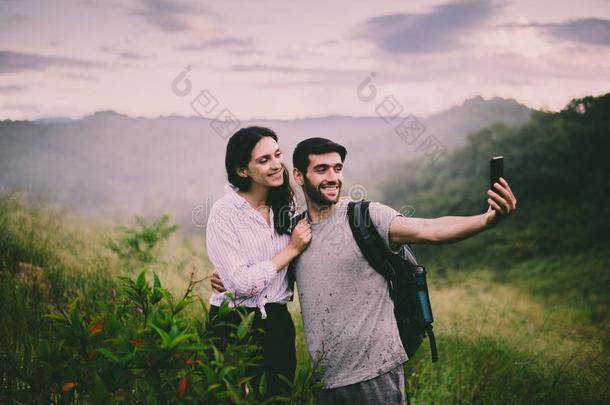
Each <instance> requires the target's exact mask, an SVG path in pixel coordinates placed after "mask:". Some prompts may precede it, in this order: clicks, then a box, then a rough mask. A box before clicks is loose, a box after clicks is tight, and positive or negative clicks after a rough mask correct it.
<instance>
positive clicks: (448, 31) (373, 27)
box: [356, 0, 500, 53]
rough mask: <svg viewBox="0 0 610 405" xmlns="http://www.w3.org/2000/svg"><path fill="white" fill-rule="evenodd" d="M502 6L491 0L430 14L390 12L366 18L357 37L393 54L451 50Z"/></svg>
mask: <svg viewBox="0 0 610 405" xmlns="http://www.w3.org/2000/svg"><path fill="white" fill-rule="evenodd" d="M499 8H500V6H499V5H498V4H497V3H496V2H493V1H488V0H462V1H457V2H454V3H445V4H442V5H440V6H437V7H435V8H434V9H433V10H432V11H430V12H428V13H421V14H389V15H383V16H378V17H373V18H370V19H368V20H366V21H365V22H364V23H363V24H362V25H361V26H360V27H359V29H358V33H357V35H356V38H362V39H367V40H370V41H372V42H373V43H375V45H376V46H377V47H378V48H379V49H382V50H384V51H387V52H391V53H427V52H441V51H447V50H452V49H455V48H457V47H460V46H461V45H462V41H463V39H464V37H465V36H466V34H468V33H469V32H471V31H472V30H474V29H476V28H478V27H479V26H480V25H482V23H484V22H485V21H487V20H488V19H489V18H490V17H491V16H493V15H494V14H495V13H496V12H497V11H498V10H499Z"/></svg>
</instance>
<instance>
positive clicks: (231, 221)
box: [206, 183, 292, 319]
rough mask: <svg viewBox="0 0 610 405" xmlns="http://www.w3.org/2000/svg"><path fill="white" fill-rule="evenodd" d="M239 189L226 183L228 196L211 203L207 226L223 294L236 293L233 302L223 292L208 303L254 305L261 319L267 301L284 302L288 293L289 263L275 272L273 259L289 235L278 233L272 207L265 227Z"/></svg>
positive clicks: (264, 315)
mask: <svg viewBox="0 0 610 405" xmlns="http://www.w3.org/2000/svg"><path fill="white" fill-rule="evenodd" d="M238 190H239V189H238V188H236V187H234V186H233V185H231V184H229V183H227V184H225V191H226V194H225V195H224V196H223V197H222V198H220V199H218V200H217V201H216V202H215V203H214V205H213V206H212V209H211V211H210V215H209V217H208V223H207V226H206V246H207V252H208V258H209V259H210V262H211V263H212V265H213V266H214V269H215V270H216V271H217V272H218V274H219V275H220V278H221V280H222V282H223V284H224V286H225V289H226V290H227V292H230V293H232V294H233V295H234V296H235V303H233V302H232V300H229V298H228V297H226V296H225V293H217V292H215V291H214V292H213V293H212V296H211V298H210V304H212V305H214V306H220V304H221V303H222V301H224V300H227V301H229V303H230V305H231V306H235V305H239V306H246V307H258V308H259V309H260V311H261V316H262V318H263V319H265V318H266V317H267V313H266V312H265V304H266V303H268V302H276V303H282V304H285V303H287V302H288V301H289V300H290V298H291V297H292V290H291V289H290V288H289V287H288V278H287V267H285V268H283V269H282V270H281V271H280V272H277V268H276V266H275V264H273V262H272V261H271V259H272V258H273V257H274V256H275V255H277V254H278V253H279V252H280V251H281V250H282V249H284V248H285V247H286V245H288V243H289V242H290V235H279V234H278V233H277V231H276V230H275V228H274V226H273V210H269V218H270V223H271V225H269V224H268V223H267V222H265V219H264V218H263V216H262V214H261V213H260V212H259V211H257V210H256V209H254V208H253V207H252V206H251V205H250V204H249V203H248V201H246V199H245V198H243V197H242V196H240V195H239V194H237V191H238Z"/></svg>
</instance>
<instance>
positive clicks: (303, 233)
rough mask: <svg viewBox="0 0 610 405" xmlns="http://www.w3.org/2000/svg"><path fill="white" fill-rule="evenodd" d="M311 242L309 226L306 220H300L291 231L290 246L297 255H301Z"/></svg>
mask: <svg viewBox="0 0 610 405" xmlns="http://www.w3.org/2000/svg"><path fill="white" fill-rule="evenodd" d="M309 242H311V226H310V225H309V222H307V219H306V218H303V219H301V220H300V221H299V222H298V223H297V224H296V225H295V227H294V228H293V229H292V235H291V237H290V245H291V246H292V247H293V248H294V249H296V250H297V251H298V252H299V253H302V252H303V251H304V250H305V249H307V246H309Z"/></svg>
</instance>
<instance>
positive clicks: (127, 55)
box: [100, 46, 148, 60]
mask: <svg viewBox="0 0 610 405" xmlns="http://www.w3.org/2000/svg"><path fill="white" fill-rule="evenodd" d="M100 51H102V52H106V53H109V54H111V55H114V56H118V57H119V58H121V59H126V60H142V59H147V58H148V56H146V55H142V54H139V53H136V52H132V51H127V50H121V49H117V48H116V47H115V46H103V47H101V48H100Z"/></svg>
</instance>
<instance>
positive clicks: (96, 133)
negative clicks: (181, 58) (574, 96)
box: [0, 97, 532, 232]
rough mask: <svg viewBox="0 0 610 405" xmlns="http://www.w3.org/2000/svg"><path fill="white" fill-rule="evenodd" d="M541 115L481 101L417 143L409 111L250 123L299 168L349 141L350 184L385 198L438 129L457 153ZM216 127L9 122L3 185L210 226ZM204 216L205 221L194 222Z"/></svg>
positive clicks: (216, 171)
mask: <svg viewBox="0 0 610 405" xmlns="http://www.w3.org/2000/svg"><path fill="white" fill-rule="evenodd" d="M373 113H374V111H373ZM531 113H532V110H531V109H529V108H527V107H526V106H524V105H521V104H519V103H518V102H516V101H514V100H506V99H501V98H493V99H490V100H485V99H483V98H481V97H475V98H472V99H469V100H466V101H465V102H464V103H463V104H462V105H460V106H455V107H452V108H450V109H448V110H445V111H442V112H439V113H437V114H434V115H431V116H429V117H425V118H420V117H417V118H416V119H417V120H418V121H419V123H421V124H422V125H423V128H422V129H421V130H420V131H419V132H422V131H423V132H422V133H421V136H420V137H419V138H418V140H417V142H413V143H412V144H409V143H407V142H405V141H404V138H401V137H400V136H399V135H398V134H397V133H396V132H395V128H396V127H397V125H399V124H400V122H401V121H402V120H404V119H407V116H408V114H405V115H404V116H399V117H396V118H395V119H394V120H389V119H388V118H387V117H385V118H386V119H385V120H384V119H383V118H382V117H379V116H373V117H367V118H354V117H338V116H330V117H322V118H307V119H298V120H251V121H243V122H241V126H249V125H262V126H267V127H270V128H272V129H273V130H274V131H276V132H277V134H278V136H279V140H280V145H281V146H282V149H283V150H284V153H285V158H286V161H287V164H288V166H290V167H291V166H292V165H291V155H292V150H293V149H294V147H295V145H296V144H297V143H298V142H299V141H300V140H302V139H304V138H307V137H312V136H321V137H327V138H331V139H333V140H335V141H337V142H339V143H341V144H343V145H345V146H346V147H347V149H348V158H347V161H346V168H345V170H346V178H347V181H346V185H345V186H346V187H347V186H349V185H350V184H354V183H360V184H363V185H366V186H367V187H369V188H370V190H371V191H372V193H373V195H372V196H373V197H375V183H376V182H378V181H379V180H380V178H381V177H383V176H387V174H388V173H385V171H387V170H388V169H387V168H388V167H389V166H388V165H389V163H390V162H393V161H394V162H395V161H397V160H400V161H410V160H413V159H415V158H417V157H418V156H421V154H422V151H421V150H418V147H417V145H418V143H419V142H420V141H421V140H422V139H424V138H426V137H428V136H430V135H432V136H434V137H435V139H436V140H437V141H438V142H439V143H440V144H441V145H442V147H443V148H446V150H447V151H448V150H450V149H453V148H455V147H457V146H460V145H462V144H463V143H464V142H465V139H466V137H467V135H468V133H470V132H473V131H476V130H478V129H481V128H484V127H487V126H489V125H491V124H494V123H497V122H502V123H505V124H506V125H509V126H510V125H519V124H522V123H524V122H526V121H527V120H528V119H529V117H530V115H531ZM408 119H410V120H413V117H411V118H408ZM386 121H388V122H386ZM210 123H211V121H210V120H208V119H204V118H199V117H190V118H187V117H176V116H171V117H160V118H130V117H128V116H125V115H121V114H118V113H116V112H113V111H104V112H98V113H95V114H93V115H90V116H87V117H84V118H83V119H80V120H70V119H66V118H62V117H59V118H47V119H40V120H36V121H9V120H6V121H2V122H0V173H2V175H1V176H0V191H7V190H10V189H24V190H27V192H28V193H30V194H31V195H32V196H34V197H39V196H42V197H44V198H45V199H50V200H52V201H56V202H57V203H58V204H61V205H62V206H66V207H67V208H68V209H70V210H73V211H75V212H77V213H80V214H85V215H93V216H102V217H105V218H108V217H112V216H120V217H123V218H124V217H125V216H132V215H136V214H138V215H143V216H158V215H159V214H160V213H162V212H171V213H172V214H173V219H174V221H175V222H177V223H178V224H180V225H181V228H182V230H184V231H187V232H200V231H201V224H202V223H203V222H204V219H205V217H207V212H206V209H207V208H209V207H211V204H212V203H213V202H214V201H215V200H216V199H217V198H218V197H220V196H221V195H222V194H223V192H224V191H223V187H222V186H223V183H224V182H225V181H226V180H225V178H226V176H225V172H224V153H225V145H226V139H225V138H224V137H221V136H219V135H217V133H215V132H214V130H213V129H212V127H211V126H210ZM384 169H385V170H384ZM194 214H195V215H196V219H195V222H197V223H200V225H199V226H196V225H194V224H193V220H192V216H193V215H194Z"/></svg>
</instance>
